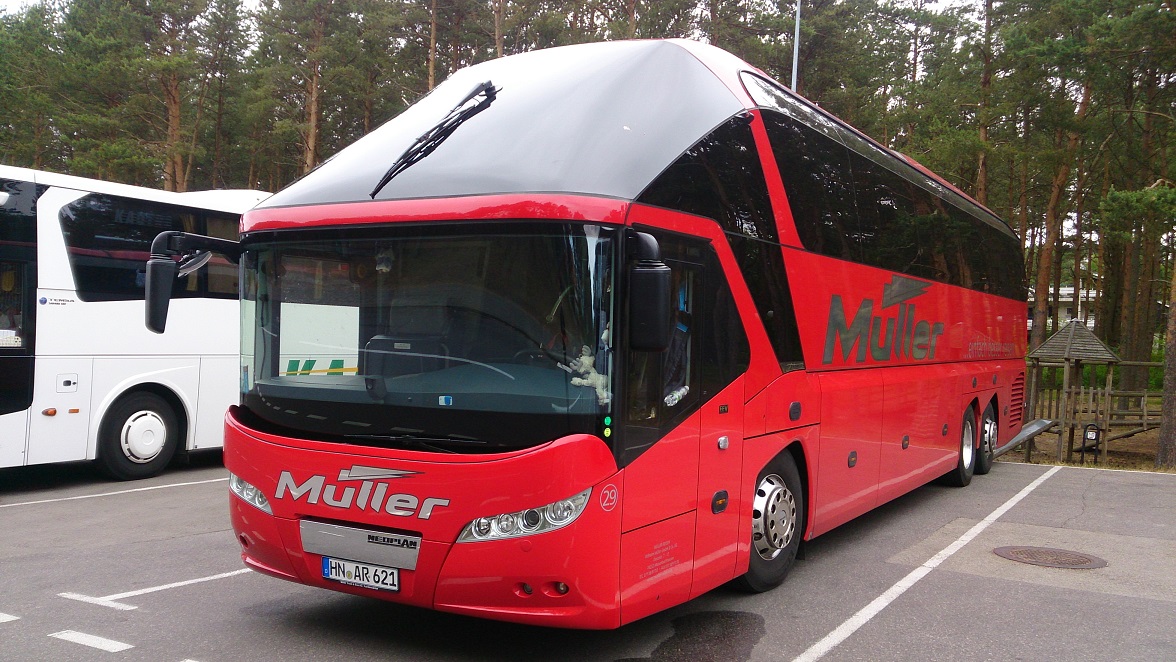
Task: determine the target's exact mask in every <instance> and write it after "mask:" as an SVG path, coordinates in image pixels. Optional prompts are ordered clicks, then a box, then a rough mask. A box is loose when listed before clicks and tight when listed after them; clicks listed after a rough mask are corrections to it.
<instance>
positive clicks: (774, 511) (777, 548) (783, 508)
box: [751, 474, 796, 561]
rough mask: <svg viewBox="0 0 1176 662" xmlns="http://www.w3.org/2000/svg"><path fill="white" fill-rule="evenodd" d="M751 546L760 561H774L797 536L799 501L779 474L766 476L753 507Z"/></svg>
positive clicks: (756, 491)
mask: <svg viewBox="0 0 1176 662" xmlns="http://www.w3.org/2000/svg"><path fill="white" fill-rule="evenodd" d="M752 508H753V510H752V535H751V540H752V544H754V545H755V551H756V552H757V553H758V554H759V555H760V558H762V559H764V560H767V561H771V560H772V559H774V558H776V556H778V555H779V554H780V552H781V551H782V550H783V549H784V548H785V547H787V546H788V544H789V543H791V542H792V537H793V535H795V533H796V498H795V497H794V496H793V494H792V491H791V490H789V489H788V486H787V485H785V484H784V479H782V478H780V477H779V476H777V475H776V474H769V475H767V476H764V478H763V480H761V481H760V484H759V486H758V487H756V490H755V501H754V502H753V504H752Z"/></svg>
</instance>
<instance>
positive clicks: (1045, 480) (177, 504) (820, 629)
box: [0, 454, 1176, 662]
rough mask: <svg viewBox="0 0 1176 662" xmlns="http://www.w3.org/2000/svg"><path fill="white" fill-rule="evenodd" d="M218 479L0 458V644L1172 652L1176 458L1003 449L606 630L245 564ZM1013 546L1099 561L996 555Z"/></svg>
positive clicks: (205, 649)
mask: <svg viewBox="0 0 1176 662" xmlns="http://www.w3.org/2000/svg"><path fill="white" fill-rule="evenodd" d="M228 498H229V497H228V488H227V473H226V472H225V470H224V469H223V467H221V466H220V464H219V458H218V457H217V456H216V455H215V454H214V455H211V456H203V457H197V458H196V459H195V460H194V461H193V463H192V464H191V465H190V466H187V467H184V468H178V469H173V470H171V471H169V472H167V473H166V474H164V475H163V476H160V477H157V478H153V479H149V480H146V481H139V482H133V483H112V482H108V481H106V480H105V479H103V478H101V477H99V476H98V475H97V474H96V473H95V472H94V471H93V470H91V469H90V468H89V467H88V466H86V465H65V466H57V467H28V468H15V469H2V470H0V586H2V587H3V588H2V589H0V660H6V661H7V660H151V661H167V660H174V661H175V662H180V661H182V660H193V661H199V662H213V661H215V660H226V661H227V660H234V661H236V660H279V659H280V660H317V659H330V660H360V659H365V660H368V659H390V660H482V659H495V660H498V659H501V660H519V659H553V660H656V661H666V660H716V661H717V660H724V661H726V660H745V659H746V660H793V659H805V660H812V659H825V660H899V659H901V660H998V659H999V660H1005V659H1024V660H1176V475H1173V474H1152V473H1129V472H1116V471H1105V470H1097V469H1077V468H1060V469H1055V468H1053V467H1046V466H1040V465H1022V464H1014V463H1005V462H1000V463H997V465H996V466H995V467H994V468H993V470H992V473H991V474H989V475H987V476H978V477H976V478H975V479H974V480H973V482H972V484H971V486H969V487H967V488H964V489H953V488H948V487H940V486H936V485H931V486H927V487H924V488H921V489H919V490H917V491H915V492H914V493H912V494H909V495H907V496H905V497H902V498H900V499H898V500H896V501H893V502H891V503H889V504H886V505H884V506H882V507H881V508H879V509H877V510H875V511H874V512H872V513H870V514H867V515H865V516H863V517H861V518H859V519H857V520H855V521H853V522H851V523H849V524H847V525H845V526H843V527H841V528H839V529H837V530H835V531H833V532H831V533H829V534H827V535H825V536H822V537H820V538H818V539H816V540H814V541H812V542H811V543H810V544H809V545H808V547H807V551H806V558H805V560H803V561H801V562H800V563H798V565H797V567H796V569H795V570H794V571H793V574H792V575H791V576H790V577H789V579H788V580H787V581H786V582H785V583H784V585H783V586H781V587H780V588H778V589H776V590H775V591H772V592H769V593H766V594H762V595H745V594H741V593H737V592H735V591H733V590H729V589H726V588H722V589H718V590H716V591H712V592H711V593H709V594H707V595H705V596H703V597H701V598H700V599H697V600H695V601H693V602H690V603H688V604H686V605H683V606H680V607H677V608H674V609H671V610H669V611H666V612H663V613H661V614H657V615H654V616H652V617H650V618H647V619H645V620H642V621H639V622H637V623H634V624H632V625H629V626H626V627H624V628H621V629H620V630H616V631H610V632H580V631H566V630H551V629H542V628H532V627H524V626H517V625H511V624H503V623H497V622H490V621H480V620H475V619H470V618H464V617H457V616H450V615H446V614H439V613H433V612H429V611H424V610H418V609H411V608H406V607H400V606H397V605H393V604H388V603H384V602H379V601H375V600H370V599H366V598H359V597H354V596H349V595H343V594H337V593H333V592H328V591H322V590H318V589H311V588H307V587H303V586H299V585H296V584H291V583H287V582H283V581H281V580H277V579H273V578H270V577H265V576H261V575H257V574H255V573H252V572H250V571H247V570H244V568H243V566H242V565H241V563H240V559H239V556H238V547H237V543H236V541H235V540H234V539H233V535H232V533H231V531H230V527H229V519H228V512H227V507H226V502H227V500H228ZM1012 546H1026V547H1042V548H1050V549H1060V550H1066V551H1071V552H1076V553H1078V554H1080V555H1085V556H1087V557H1097V558H1099V559H1103V560H1105V561H1107V565H1106V567H1103V568H1097V569H1061V568H1051V567H1042V566H1037V565H1028V564H1025V563H1020V562H1017V561H1013V560H1009V559H1006V558H1003V557H1001V556H998V555H997V554H995V553H994V552H993V550H994V549H997V548H1002V547H1012ZM1051 558H1052V557H1051Z"/></svg>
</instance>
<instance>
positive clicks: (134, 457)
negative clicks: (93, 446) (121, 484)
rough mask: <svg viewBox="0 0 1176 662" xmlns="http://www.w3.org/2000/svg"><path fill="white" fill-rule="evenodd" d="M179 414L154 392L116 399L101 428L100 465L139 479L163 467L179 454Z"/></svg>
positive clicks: (117, 474) (113, 473)
mask: <svg viewBox="0 0 1176 662" xmlns="http://www.w3.org/2000/svg"><path fill="white" fill-rule="evenodd" d="M179 438H180V430H179V422H178V421H177V420H176V414H175V412H174V411H172V408H171V405H169V404H168V403H167V401H166V400H164V399H163V398H161V397H159V396H158V395H155V394H154V393H146V392H139V393H132V394H130V395H127V396H125V397H123V398H121V399H119V400H118V401H117V402H115V403H114V404H113V405H112V406H111V407H110V410H109V411H107V412H106V416H105V417H104V418H103V419H102V426H101V427H100V428H99V432H98V465H99V467H101V468H102V470H103V471H104V472H105V473H106V474H107V475H109V476H110V477H111V478H115V479H117V480H137V479H139V478H149V477H151V476H154V475H156V474H159V473H160V472H162V471H163V469H164V467H166V466H167V464H168V462H171V459H172V456H173V455H175V452H176V447H177V446H178V445H179Z"/></svg>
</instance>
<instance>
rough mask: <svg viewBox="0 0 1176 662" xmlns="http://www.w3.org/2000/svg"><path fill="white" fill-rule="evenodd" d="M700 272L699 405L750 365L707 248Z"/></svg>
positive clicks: (743, 335) (739, 322)
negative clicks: (700, 367)
mask: <svg viewBox="0 0 1176 662" xmlns="http://www.w3.org/2000/svg"><path fill="white" fill-rule="evenodd" d="M703 268H704V274H703V279H702V287H701V293H700V295H699V304H698V305H699V308H700V309H701V310H702V311H703V314H704V315H705V316H706V324H704V325H703V326H702V350H701V352H702V371H701V372H702V374H701V377H702V401H703V402H705V401H707V400H708V399H710V398H711V397H714V396H715V395H716V394H717V393H718V392H719V391H721V390H723V389H724V388H726V387H727V385H728V384H730V383H731V382H733V381H735V379H736V378H737V377H739V376H740V375H742V374H743V373H745V372H747V367H748V366H749V365H751V345H750V344H749V343H748V341H747V334H746V332H744V330H743V321H742V320H741V319H740V318H739V311H738V310H736V309H735V298H734V297H733V296H731V288H730V287H728V285H727V278H726V277H725V275H724V274H723V268H722V266H721V265H720V264H719V258H718V256H717V255H715V251H714V249H713V248H711V247H709V246H708V247H707V250H706V260H705V262H704V264H703Z"/></svg>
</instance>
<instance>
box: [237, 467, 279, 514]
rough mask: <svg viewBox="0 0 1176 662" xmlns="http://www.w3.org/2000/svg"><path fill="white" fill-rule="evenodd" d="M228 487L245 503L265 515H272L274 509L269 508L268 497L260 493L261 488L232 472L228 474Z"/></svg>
mask: <svg viewBox="0 0 1176 662" xmlns="http://www.w3.org/2000/svg"><path fill="white" fill-rule="evenodd" d="M229 489H230V490H232V491H233V494H236V495H237V496H239V497H241V500H242V501H244V502H245V503H247V504H249V505H251V506H253V507H254V508H256V509H258V510H260V511H261V512H263V513H265V514H267V515H273V514H274V511H273V510H272V509H271V508H270V505H269V499H266V498H265V495H264V494H262V493H261V490H259V489H257V488H256V487H254V486H252V485H250V484H249V483H246V482H245V481H243V480H241V479H240V478H238V477H237V476H236V475H234V474H229Z"/></svg>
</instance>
